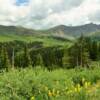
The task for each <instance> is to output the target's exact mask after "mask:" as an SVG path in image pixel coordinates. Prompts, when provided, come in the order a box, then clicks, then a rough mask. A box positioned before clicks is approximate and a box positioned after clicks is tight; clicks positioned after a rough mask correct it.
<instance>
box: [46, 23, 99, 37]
mask: <svg viewBox="0 0 100 100" xmlns="http://www.w3.org/2000/svg"><path fill="white" fill-rule="evenodd" d="M47 31H48V32H49V33H51V34H53V35H62V36H74V37H78V36H80V35H81V34H83V35H88V34H90V33H93V32H98V31H100V25H96V24H93V23H90V24H86V25H82V26H65V25H60V26H56V27H54V28H51V29H48V30H47Z"/></svg>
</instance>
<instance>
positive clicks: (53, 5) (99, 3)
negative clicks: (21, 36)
mask: <svg viewBox="0 0 100 100" xmlns="http://www.w3.org/2000/svg"><path fill="white" fill-rule="evenodd" d="M15 2H16V1H15V0H0V24H3V25H21V26H24V27H29V28H35V29H41V28H49V27H52V26H55V25H59V24H65V25H69V24H72V25H81V24H85V23H89V22H95V23H100V13H99V12H100V0H29V2H28V3H27V5H24V4H23V5H20V6H17V5H16V3H15Z"/></svg>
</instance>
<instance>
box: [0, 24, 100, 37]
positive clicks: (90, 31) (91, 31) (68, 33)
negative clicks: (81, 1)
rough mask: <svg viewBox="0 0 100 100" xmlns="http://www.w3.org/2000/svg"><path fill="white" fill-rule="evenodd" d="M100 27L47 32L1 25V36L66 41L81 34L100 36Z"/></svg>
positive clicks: (88, 25)
mask: <svg viewBox="0 0 100 100" xmlns="http://www.w3.org/2000/svg"><path fill="white" fill-rule="evenodd" d="M99 32H100V25H96V24H93V23H90V24H85V25H81V26H65V25H59V26H56V27H53V28H50V29H47V30H34V29H27V28H23V27H17V26H2V25H0V34H3V35H4V34H7V35H9V34H16V35H36V36H41V35H42V36H52V37H58V38H64V39H73V38H75V37H79V36H80V35H81V34H83V35H85V36H92V35H93V36H99V37H100V35H99Z"/></svg>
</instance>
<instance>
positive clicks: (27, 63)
mask: <svg viewBox="0 0 100 100" xmlns="http://www.w3.org/2000/svg"><path fill="white" fill-rule="evenodd" d="M23 62H24V63H23V67H28V66H30V65H31V59H30V54H29V51H28V47H27V45H26V46H25V47H24V54H23Z"/></svg>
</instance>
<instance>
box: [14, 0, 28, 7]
mask: <svg viewBox="0 0 100 100" xmlns="http://www.w3.org/2000/svg"><path fill="white" fill-rule="evenodd" d="M28 2H29V0H16V5H17V6H21V5H24V4H28Z"/></svg>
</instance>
